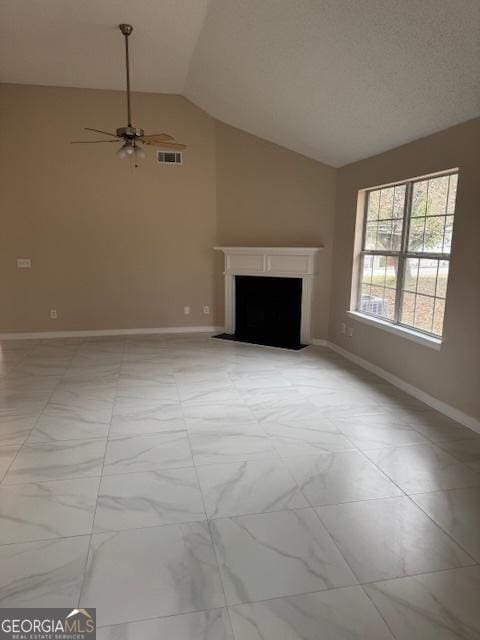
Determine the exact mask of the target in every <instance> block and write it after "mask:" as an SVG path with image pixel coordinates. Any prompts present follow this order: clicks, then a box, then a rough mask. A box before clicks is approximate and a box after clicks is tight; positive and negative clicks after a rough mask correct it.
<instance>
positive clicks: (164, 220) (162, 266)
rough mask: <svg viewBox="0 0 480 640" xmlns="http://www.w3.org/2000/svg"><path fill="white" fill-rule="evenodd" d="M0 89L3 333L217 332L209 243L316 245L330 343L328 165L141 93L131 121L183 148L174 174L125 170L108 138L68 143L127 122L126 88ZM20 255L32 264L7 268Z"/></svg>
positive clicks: (217, 287)
mask: <svg viewBox="0 0 480 640" xmlns="http://www.w3.org/2000/svg"><path fill="white" fill-rule="evenodd" d="M0 91H1V95H0V105H1V106H0V109H1V114H0V127H1V131H0V140H1V142H0V144H1V153H0V178H1V183H2V191H1V201H0V205H1V206H0V216H1V233H0V331H2V332H10V331H12V332H14V331H16V332H21V331H61V330H89V329H123V328H148V327H162V326H167V327H168V326H185V325H210V324H222V323H223V288H222V282H221V257H220V256H219V255H215V252H214V251H213V250H212V247H213V246H214V245H215V244H219V243H232V244H266V245H268V244H270V245H276V244H279V245H295V244H299V245H310V246H311V245H317V244H325V246H326V248H325V250H324V251H323V252H322V254H321V257H320V259H319V271H320V277H319V279H318V287H317V290H316V292H315V294H316V295H315V307H316V309H315V326H314V328H315V329H316V332H315V333H316V335H317V336H319V337H326V330H327V318H328V296H329V283H330V261H331V249H332V240H333V202H334V179H335V175H334V170H333V169H331V168H329V167H326V166H325V165H322V164H320V163H318V162H315V161H313V160H308V159H307V158H305V157H303V156H301V155H299V154H296V153H293V152H291V151H288V150H286V149H283V148H281V147H278V146H276V145H273V144H270V143H268V142H264V141H262V140H260V139H258V138H256V137H254V136H251V135H249V134H247V133H242V132H240V131H238V130H236V129H233V128H231V127H228V126H227V125H222V124H220V123H217V122H216V121H215V120H214V119H212V118H211V117H210V116H208V115H207V114H206V113H204V112H203V111H201V110H200V109H198V108H197V107H195V106H194V105H193V104H191V103H190V102H188V101H187V100H186V99H184V98H182V97H179V96H168V95H156V94H145V93H143V94H142V93H138V94H134V96H133V113H134V123H138V124H141V125H142V126H143V127H144V128H145V130H146V131H147V132H160V131H167V132H169V133H172V134H173V135H175V137H176V138H177V140H179V141H182V142H185V143H187V144H188V150H187V151H186V153H185V156H184V160H185V163H184V165H183V166H182V167H171V166H161V165H158V164H156V163H155V162H154V160H153V156H154V151H153V149H152V150H147V154H148V156H149V158H148V160H146V161H144V162H143V163H142V165H141V167H140V168H139V169H138V170H132V169H131V168H130V166H129V164H128V162H126V161H120V160H118V159H117V158H116V157H115V149H116V145H115V144H112V145H110V144H99V145H70V144H69V142H70V140H78V139H85V140H89V139H95V138H97V137H100V138H101V137H102V136H101V135H100V136H96V134H93V133H92V134H90V133H88V132H85V131H83V130H82V127H84V126H90V127H94V128H98V129H103V130H106V131H112V130H113V129H114V128H115V127H116V126H120V125H121V124H122V123H124V121H125V104H124V95H123V93H122V92H116V91H98V90H84V89H65V88H54V87H33V86H21V85H0ZM216 156H218V161H217V157H216ZM217 200H218V216H217ZM17 257H29V258H31V259H32V269H26V270H19V269H17V268H16V258H17ZM185 305H190V307H191V315H190V316H185V315H184V313H183V307H184V306H185ZM204 305H209V306H210V307H211V309H212V311H213V313H212V314H211V315H210V316H206V315H204V314H203V306H204ZM52 308H55V309H57V311H58V320H50V318H49V310H50V309H52Z"/></svg>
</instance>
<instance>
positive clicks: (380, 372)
mask: <svg viewBox="0 0 480 640" xmlns="http://www.w3.org/2000/svg"><path fill="white" fill-rule="evenodd" d="M319 342H326V346H327V347H329V349H331V350H332V351H335V352H336V353H338V354H340V355H341V356H343V357H344V358H347V360H351V361H352V362H354V363H355V364H358V366H359V367H362V368H363V369H367V371H371V372H372V373H374V374H376V375H377V376H379V377H380V378H383V379H384V380H387V382H390V384H393V385H394V386H395V387H398V388H399V389H401V390H402V391H405V393H408V394H409V395H411V396H413V397H414V398H416V399H417V400H420V401H421V402H424V403H425V404H427V405H428V406H429V407H432V409H436V410H437V411H439V412H440V413H443V414H444V415H446V416H448V417H449V418H452V420H455V421H456V422H459V423H460V424H463V425H465V426H466V427H469V428H470V429H472V430H473V431H476V432H477V433H480V421H479V420H477V419H476V418H474V417H473V416H470V415H468V414H467V413H464V412H463V411H460V409H456V408H455V407H452V406H451V405H449V404H447V403H446V402H443V400H439V399H438V398H434V397H433V396H431V395H430V394H428V393H426V392H425V391H422V390H421V389H419V388H418V387H415V386H413V384H410V383H409V382H405V380H402V379H401V378H398V377H397V376H396V375H394V374H393V373H390V372H389V371H386V370H385V369H382V368H381V367H377V365H375V364H372V363H371V362H369V361H368V360H364V359H363V358H361V357H360V356H356V355H355V354H354V353H351V352H350V351H347V350H346V349H342V347H339V346H338V345H336V344H335V343H333V342H329V341H328V340H325V341H321V340H320V341H319ZM313 344H317V341H315V340H314V341H313Z"/></svg>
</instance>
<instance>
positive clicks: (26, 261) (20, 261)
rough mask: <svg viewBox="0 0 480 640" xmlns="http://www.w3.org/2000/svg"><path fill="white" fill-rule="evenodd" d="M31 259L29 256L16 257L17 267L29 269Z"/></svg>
mask: <svg viewBox="0 0 480 640" xmlns="http://www.w3.org/2000/svg"><path fill="white" fill-rule="evenodd" d="M31 268H32V261H31V260H30V258H17V269H31Z"/></svg>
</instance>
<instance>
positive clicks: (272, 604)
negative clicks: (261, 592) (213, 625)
mask: <svg viewBox="0 0 480 640" xmlns="http://www.w3.org/2000/svg"><path fill="white" fill-rule="evenodd" d="M230 616H231V620H232V625H233V629H234V632H235V635H236V638H237V640H279V639H280V638H281V639H282V640H283V638H285V640H287V639H288V640H394V638H393V636H392V634H391V633H390V631H389V630H388V627H387V626H386V625H385V622H384V621H383V620H382V618H381V616H380V614H379V613H378V611H377V610H376V609H375V607H374V606H373V604H372V603H371V601H370V600H369V598H368V597H367V596H366V595H365V593H364V592H363V590H362V588H361V587H345V588H343V589H332V590H330V591H321V592H318V593H312V594H308V595H302V596H292V597H289V598H278V599H276V600H268V601H266V602H257V603H254V604H243V605H236V606H234V607H231V608H230Z"/></svg>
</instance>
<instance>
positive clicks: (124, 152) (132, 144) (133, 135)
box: [71, 24, 186, 166]
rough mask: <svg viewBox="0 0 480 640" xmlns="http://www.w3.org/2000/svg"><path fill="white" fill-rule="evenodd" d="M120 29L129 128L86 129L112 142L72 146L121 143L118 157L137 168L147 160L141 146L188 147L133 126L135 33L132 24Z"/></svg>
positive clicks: (83, 142) (91, 142)
mask: <svg viewBox="0 0 480 640" xmlns="http://www.w3.org/2000/svg"><path fill="white" fill-rule="evenodd" d="M118 28H119V29H120V31H121V32H122V34H123V35H124V37H125V66H126V77H127V122H128V124H127V126H126V127H120V128H119V129H117V130H116V133H110V132H109V131H101V130H100V129H92V128H91V127H85V130H86V131H94V132H95V133H102V134H104V135H106V136H110V138H111V139H110V140H75V141H73V142H72V143H71V144H97V143H101V142H121V143H122V146H121V147H120V149H118V151H117V156H118V157H119V158H120V159H122V160H123V159H124V158H128V157H130V158H133V160H134V161H135V166H137V162H138V160H143V158H145V152H144V150H143V149H142V147H141V145H142V144H145V145H153V146H155V147H161V148H162V149H173V150H175V151H181V150H182V149H186V145H184V144H179V143H178V142H175V139H174V138H173V136H171V135H169V134H168V133H152V134H149V135H146V134H145V132H144V130H143V129H139V128H137V127H134V126H133V125H132V113H131V104H130V59H129V51H128V38H129V36H130V35H131V33H132V31H133V27H132V25H131V24H119V25H118Z"/></svg>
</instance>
